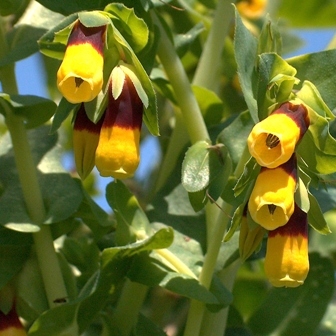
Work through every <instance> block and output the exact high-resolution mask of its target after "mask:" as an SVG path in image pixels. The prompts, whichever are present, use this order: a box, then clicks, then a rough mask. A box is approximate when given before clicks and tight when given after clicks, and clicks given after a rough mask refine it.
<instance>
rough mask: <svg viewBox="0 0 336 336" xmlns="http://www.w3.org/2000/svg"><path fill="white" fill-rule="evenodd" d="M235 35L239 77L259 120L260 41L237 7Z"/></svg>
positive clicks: (254, 117) (253, 116)
mask: <svg viewBox="0 0 336 336" xmlns="http://www.w3.org/2000/svg"><path fill="white" fill-rule="evenodd" d="M235 13H236V14H235V15H236V26H235V27H236V28H235V36H234V51H235V57H236V61H237V70H238V77H239V82H240V86H241V89H242V91H243V94H244V98H245V101H246V104H247V106H248V109H249V111H250V113H251V116H252V119H253V120H254V122H255V123H257V122H258V106H257V101H256V99H255V97H254V89H253V81H254V80H255V79H254V78H255V69H254V67H255V65H256V63H257V51H258V43H257V40H256V38H255V37H254V36H253V35H252V33H251V32H250V31H249V30H248V29H247V28H246V27H245V26H244V24H243V22H242V20H241V18H240V16H239V13H238V11H237V9H236V10H235Z"/></svg>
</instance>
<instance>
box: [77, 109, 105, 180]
mask: <svg viewBox="0 0 336 336" xmlns="http://www.w3.org/2000/svg"><path fill="white" fill-rule="evenodd" d="M101 127H102V118H101V119H100V120H99V121H98V123H97V124H95V123H93V122H92V121H91V120H90V119H89V118H88V117H87V115H86V112H85V109H84V104H81V106H80V108H79V110H78V112H77V114H76V119H75V123H74V131H73V147H74V154H75V163H76V168H77V172H78V175H79V176H80V177H81V178H82V179H83V180H84V179H85V178H86V177H87V176H88V175H89V174H90V172H91V170H92V169H93V167H94V165H95V153H96V149H97V146H98V142H99V134H100V129H101Z"/></svg>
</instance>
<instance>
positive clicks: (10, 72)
mask: <svg viewBox="0 0 336 336" xmlns="http://www.w3.org/2000/svg"><path fill="white" fill-rule="evenodd" d="M0 23H1V22H0ZM0 25H1V24H0ZM0 42H1V45H2V46H4V47H3V50H7V49H8V48H7V46H6V44H5V42H6V40H5V37H4V30H3V25H1V29H0ZM0 76H1V77H0V79H1V84H2V88H3V91H4V92H6V93H8V94H17V93H18V90H17V84H16V79H15V73H14V65H9V66H6V67H3V68H2V69H1V72H0ZM6 124H7V127H8V131H9V132H10V135H11V139H12V145H13V151H14V156H15V163H16V167H17V170H18V175H19V180H20V183H21V188H22V193H23V198H24V201H25V204H26V206H27V211H28V214H29V216H30V218H31V220H32V222H33V223H36V224H39V225H40V231H38V232H35V233H33V238H34V242H35V249H36V254H37V259H38V262H39V266H40V270H41V274H42V278H43V282H44V286H45V291H46V295H47V299H48V303H49V307H53V306H55V305H56V304H55V302H54V301H55V300H57V299H59V298H66V297H67V291H66V288H65V284H64V280H63V277H62V272H61V268H60V265H59V262H58V258H57V254H56V252H55V249H54V245H53V239H52V235H51V231H50V227H49V226H48V225H41V224H43V221H44V218H45V215H46V214H45V208H44V203H43V198H42V194H41V189H40V186H39V182H38V177H37V171H36V166H35V163H34V160H33V157H32V153H31V150H30V146H29V142H28V136H27V131H26V128H25V125H24V121H23V119H22V118H20V117H17V116H15V115H14V114H13V113H12V111H11V110H10V109H9V108H8V109H7V111H6Z"/></svg>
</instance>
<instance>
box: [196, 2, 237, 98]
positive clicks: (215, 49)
mask: <svg viewBox="0 0 336 336" xmlns="http://www.w3.org/2000/svg"><path fill="white" fill-rule="evenodd" d="M232 2H234V1H232V0H218V4H217V8H216V11H215V16H214V18H213V22H212V25H211V30H210V32H209V35H208V37H207V40H206V42H205V44H204V47H203V51H202V55H201V57H200V59H199V63H198V66H197V69H196V72H195V76H194V80H193V84H195V85H198V86H203V87H206V88H208V89H210V90H213V91H215V92H216V91H217V89H218V84H219V74H220V73H221V71H220V66H221V63H222V62H221V57H222V52H223V48H224V41H225V38H226V36H227V35H228V32H229V28H230V24H231V23H232V19H233V15H234V11H233V7H232Z"/></svg>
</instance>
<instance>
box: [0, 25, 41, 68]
mask: <svg viewBox="0 0 336 336" xmlns="http://www.w3.org/2000/svg"><path fill="white" fill-rule="evenodd" d="M45 32H46V29H44V28H39V27H32V26H28V25H24V24H22V25H18V26H15V27H14V29H13V30H12V31H11V32H10V33H9V34H8V37H7V38H8V44H9V45H10V50H9V51H8V52H7V53H5V55H4V56H3V57H2V58H1V59H0V67H2V66H5V65H8V64H11V63H14V62H17V61H20V60H22V59H24V58H26V57H28V56H30V55H32V54H34V53H36V52H37V51H38V50H39V47H38V44H37V40H38V39H39V38H40V37H41V36H42V35H43V34H44V33H45Z"/></svg>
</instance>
